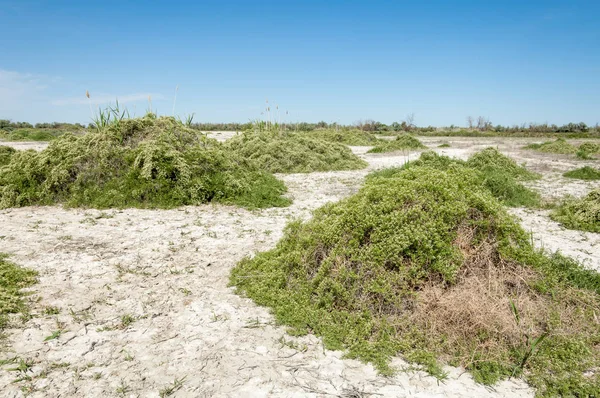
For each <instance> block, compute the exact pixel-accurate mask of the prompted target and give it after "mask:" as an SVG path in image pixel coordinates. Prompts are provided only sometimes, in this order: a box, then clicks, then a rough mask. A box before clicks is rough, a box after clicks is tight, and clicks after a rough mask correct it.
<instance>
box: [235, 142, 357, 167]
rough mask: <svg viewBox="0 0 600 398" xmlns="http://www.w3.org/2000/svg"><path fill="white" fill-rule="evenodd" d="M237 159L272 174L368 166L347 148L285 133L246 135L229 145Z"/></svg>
mask: <svg viewBox="0 0 600 398" xmlns="http://www.w3.org/2000/svg"><path fill="white" fill-rule="evenodd" d="M225 145H226V147H227V149H228V150H229V151H231V152H232V153H235V154H236V156H237V157H239V158H243V159H249V160H252V161H253V162H254V163H256V164H258V165H259V166H260V167H261V168H262V169H263V170H267V171H269V172H272V173H310V172H314V171H332V170H356V169H363V168H365V167H366V166H367V162H365V161H364V160H362V159H360V158H359V157H358V156H356V155H355V154H353V153H352V151H351V150H350V149H349V148H348V147H347V146H345V145H342V144H337V143H333V142H326V141H323V140H318V139H313V138H307V137H304V136H303V135H299V134H294V133H284V132H281V133H279V132H274V133H271V132H247V133H243V134H239V135H237V136H235V137H233V138H232V139H230V140H228V141H227V142H226V144H225Z"/></svg>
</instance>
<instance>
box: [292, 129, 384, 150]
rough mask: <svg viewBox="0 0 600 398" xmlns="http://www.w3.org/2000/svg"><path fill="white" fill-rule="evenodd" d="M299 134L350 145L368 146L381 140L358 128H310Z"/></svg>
mask: <svg viewBox="0 0 600 398" xmlns="http://www.w3.org/2000/svg"><path fill="white" fill-rule="evenodd" d="M300 134H301V135H303V136H304V137H309V138H314V139H320V140H325V141H328V142H337V143H340V144H345V145H352V146H370V145H376V144H377V143H379V142H381V140H380V139H378V138H377V137H375V136H374V135H373V134H371V133H368V132H366V131H362V130H358V129H350V130H348V129H342V130H333V129H326V130H312V131H307V132H304V133H300Z"/></svg>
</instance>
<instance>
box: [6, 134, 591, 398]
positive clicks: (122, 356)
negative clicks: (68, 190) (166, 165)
mask: <svg viewBox="0 0 600 398" xmlns="http://www.w3.org/2000/svg"><path fill="white" fill-rule="evenodd" d="M227 137H228V135H227V134H223V133H220V134H219V136H218V139H226V138H227ZM424 141H425V142H426V143H427V144H428V145H430V146H431V147H433V148H435V147H437V145H439V143H441V142H450V144H451V145H452V147H451V148H446V149H443V150H442V149H438V151H440V152H443V153H446V154H448V155H451V156H457V157H461V158H466V157H468V156H469V155H470V154H471V153H473V152H475V151H477V150H480V149H482V148H484V147H486V146H490V145H492V146H497V147H499V148H500V149H501V150H502V151H503V152H505V153H507V154H509V155H510V156H513V157H514V158H515V159H517V160H518V161H519V162H524V163H526V164H527V166H528V167H530V168H531V169H533V170H536V171H539V172H542V173H543V174H544V178H543V179H542V180H541V181H539V182H536V183H535V184H534V185H533V187H534V188H535V189H538V190H540V192H541V193H542V194H543V195H545V196H547V197H553V196H557V195H563V194H565V193H568V194H573V195H578V196H579V195H583V194H585V193H586V192H587V191H589V189H592V188H593V187H594V186H600V184H598V183H596V184H592V183H581V182H576V181H567V180H566V179H564V178H563V177H562V176H561V174H562V172H564V171H566V170H568V169H570V168H574V167H580V165H583V164H590V163H589V162H581V161H577V160H575V159H574V158H570V157H567V156H550V157H549V156H548V155H543V156H540V155H539V154H537V153H534V152H533V153H532V152H526V151H522V150H520V149H519V148H520V147H521V146H522V145H523V144H524V143H525V141H526V142H531V141H534V140H514V139H511V140H506V139H473V138H469V139H463V138H438V137H436V138H435V139H433V138H426V139H424ZM3 144H6V143H3ZM18 144H19V145H22V144H24V143H18ZM36 145H39V144H38V143H36ZM22 148H23V147H20V149H22ZM352 149H353V151H355V153H357V154H359V155H360V156H361V157H363V158H365V159H366V160H367V161H368V162H369V164H370V166H369V168H368V169H367V170H360V171H346V172H331V173H312V174H291V175H282V176H280V177H281V178H282V179H283V180H284V181H285V183H286V184H287V186H288V188H289V195H290V196H291V197H292V198H293V199H294V203H293V204H292V205H291V206H290V207H288V208H282V209H265V210H260V211H247V210H244V209H239V208H236V207H230V206H221V205H205V206H198V207H184V208H179V209H175V210H168V211H164V210H161V211H151V210H137V209H128V210H118V211H112V210H111V211H104V212H101V211H97V210H81V209H80V210H77V209H70V210H65V209H62V208H60V207H30V208H20V209H8V210H0V252H6V253H9V254H11V255H12V260H13V261H15V262H17V263H19V264H21V265H23V266H26V267H30V268H33V269H35V270H37V271H38V272H39V274H40V276H39V284H37V285H36V286H34V288H33V294H34V295H35V297H36V298H37V299H38V300H37V302H36V303H35V304H34V307H33V314H34V317H33V318H32V319H30V320H28V321H27V322H26V323H25V325H24V329H14V330H9V333H8V339H7V340H6V342H7V343H8V347H5V348H3V349H1V350H0V359H4V358H11V357H15V356H17V357H19V358H21V359H23V360H26V362H27V363H29V365H30V368H29V370H27V371H22V372H18V371H9V370H8V369H10V368H11V367H13V368H14V366H15V365H5V366H3V367H2V369H3V370H0V389H1V391H2V393H3V394H2V395H3V396H8V397H20V396H24V395H26V394H30V395H31V396H34V397H96V396H127V397H129V396H131V397H138V396H139V397H159V396H168V395H169V394H170V393H171V392H173V395H172V396H176V397H325V396H337V397H366V396H385V397H464V396H469V397H475V396H476V397H500V396H511V397H513V396H514V397H517V396H532V395H533V391H532V390H531V389H530V388H528V387H527V385H525V384H524V383H523V382H521V381H519V380H510V381H504V382H502V383H500V384H498V385H496V386H494V387H493V388H490V387H485V386H482V385H478V384H476V383H475V382H474V381H473V380H472V378H471V377H470V375H469V374H468V373H465V372H464V371H462V370H461V369H457V368H451V367H448V368H447V369H446V370H447V371H448V373H449V376H448V378H447V379H446V380H444V381H438V380H436V379H435V378H433V377H431V376H428V375H427V374H425V373H423V372H420V371H416V370H411V369H408V367H409V365H408V364H406V363H405V362H403V361H402V360H401V359H400V358H397V359H395V360H394V364H395V365H396V366H397V367H398V368H399V369H403V370H405V371H402V372H400V373H398V375H396V376H395V377H391V378H385V377H381V376H378V375H377V373H376V372H375V370H374V369H373V368H372V366H370V365H365V364H362V363H360V362H357V361H354V360H348V359H343V353H341V352H334V351H326V350H324V349H323V346H322V344H321V343H320V341H319V339H318V338H316V337H314V336H305V337H302V338H293V337H290V336H288V335H287V334H286V333H285V328H283V327H280V326H277V325H275V324H274V323H273V319H272V317H271V316H270V315H269V312H268V310H266V309H265V308H261V307H257V306H256V305H255V304H254V303H253V302H252V301H251V300H249V299H245V298H241V297H239V296H237V295H235V294H234V292H233V289H232V288H230V287H228V286H227V283H228V275H229V272H230V270H231V268H232V267H233V266H234V265H235V264H236V262H237V261H239V260H240V259H241V258H243V257H244V256H247V255H252V254H253V253H256V252H257V251H262V250H266V249H269V248H271V247H273V246H274V245H275V244H276V242H277V241H278V240H279V239H280V237H281V236H282V231H283V227H284V226H285V224H286V223H287V221H288V220H289V219H292V218H298V217H300V218H303V219H306V218H308V217H309V216H310V212H311V211H312V210H314V209H315V208H317V207H319V206H321V205H322V204H324V203H326V202H330V201H337V200H340V199H342V198H344V197H347V196H348V195H350V194H352V193H353V192H355V191H356V190H357V189H359V187H360V185H361V184H362V181H363V178H364V176H365V175H366V174H367V173H368V172H369V171H371V170H373V169H376V168H380V167H388V166H393V165H400V164H402V163H403V162H405V161H406V160H407V159H409V158H410V159H413V158H416V157H418V155H419V154H418V153H411V154H402V153H393V154H366V150H367V149H368V148H365V147H353V148H352ZM511 211H512V212H513V213H514V214H515V215H517V216H518V217H520V218H521V219H522V222H523V225H524V227H525V228H526V229H527V230H530V231H532V233H533V236H534V239H535V241H536V242H537V243H538V244H539V245H541V246H544V247H545V248H547V249H550V250H556V249H560V250H562V251H563V252H564V253H565V254H568V255H572V256H574V257H577V258H579V259H581V260H583V261H585V263H586V264H587V265H588V266H590V267H594V268H597V269H600V250H599V247H600V234H593V233H584V232H579V231H570V230H565V229H563V228H562V227H560V226H559V225H558V224H556V223H554V222H552V221H551V220H550V219H549V218H548V217H547V214H546V212H544V211H531V210H524V209H514V210H511ZM50 337H55V338H52V339H50ZM16 380H19V381H16ZM171 388H172V389H173V390H175V391H170V389H171Z"/></svg>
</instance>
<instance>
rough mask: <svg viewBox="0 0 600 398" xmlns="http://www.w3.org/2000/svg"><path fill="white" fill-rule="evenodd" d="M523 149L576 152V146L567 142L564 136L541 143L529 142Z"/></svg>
mask: <svg viewBox="0 0 600 398" xmlns="http://www.w3.org/2000/svg"><path fill="white" fill-rule="evenodd" d="M525 149H535V150H536V151H540V152H547V153H560V154H572V153H575V152H577V147H575V146H574V145H571V144H569V143H568V142H567V141H566V140H565V139H564V138H557V139H556V140H555V141H546V142H542V143H541V144H529V145H527V146H526V147H525Z"/></svg>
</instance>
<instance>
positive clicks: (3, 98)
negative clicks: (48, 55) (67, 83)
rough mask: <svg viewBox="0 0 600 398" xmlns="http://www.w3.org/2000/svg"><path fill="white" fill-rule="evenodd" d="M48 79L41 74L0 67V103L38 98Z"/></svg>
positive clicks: (46, 85)
mask: <svg viewBox="0 0 600 398" xmlns="http://www.w3.org/2000/svg"><path fill="white" fill-rule="evenodd" d="M49 80H50V79H48V78H46V77H45V76H42V75H34V74H31V73H20V72H14V71H8V70H3V69H0V104H2V105H5V104H7V105H8V104H11V103H15V102H18V101H20V100H24V99H39V97H40V95H43V92H44V90H45V89H46V88H47V87H48V82H49Z"/></svg>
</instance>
